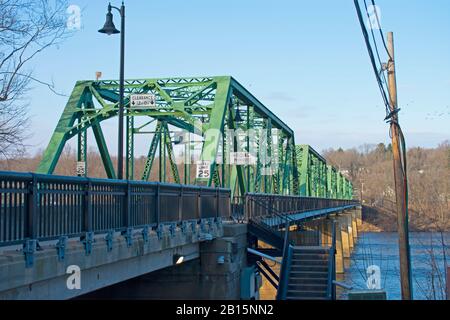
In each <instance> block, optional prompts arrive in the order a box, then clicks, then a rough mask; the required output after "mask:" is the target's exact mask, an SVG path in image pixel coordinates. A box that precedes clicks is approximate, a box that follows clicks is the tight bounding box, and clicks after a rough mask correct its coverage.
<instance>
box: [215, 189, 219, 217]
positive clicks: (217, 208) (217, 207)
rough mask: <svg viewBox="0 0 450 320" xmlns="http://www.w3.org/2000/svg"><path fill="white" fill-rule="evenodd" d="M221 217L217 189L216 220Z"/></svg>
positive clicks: (217, 191) (217, 190)
mask: <svg viewBox="0 0 450 320" xmlns="http://www.w3.org/2000/svg"><path fill="white" fill-rule="evenodd" d="M218 217H220V214H219V188H216V218H218Z"/></svg>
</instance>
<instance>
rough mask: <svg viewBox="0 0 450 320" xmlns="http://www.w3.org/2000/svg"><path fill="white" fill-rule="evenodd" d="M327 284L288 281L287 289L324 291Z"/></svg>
mask: <svg viewBox="0 0 450 320" xmlns="http://www.w3.org/2000/svg"><path fill="white" fill-rule="evenodd" d="M327 287H328V286H327V284H326V283H325V284H305V283H289V285H288V290H304V291H319V292H326V291H327Z"/></svg>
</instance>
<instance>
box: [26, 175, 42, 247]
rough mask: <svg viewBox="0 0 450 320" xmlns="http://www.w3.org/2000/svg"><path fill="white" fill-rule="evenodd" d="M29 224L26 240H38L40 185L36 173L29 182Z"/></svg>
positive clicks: (27, 217)
mask: <svg viewBox="0 0 450 320" xmlns="http://www.w3.org/2000/svg"><path fill="white" fill-rule="evenodd" d="M27 184H28V195H27V200H26V201H27V216H26V219H27V222H26V225H25V238H29V239H36V238H37V235H38V222H39V221H38V200H39V195H38V183H37V178H36V175H35V174H34V173H32V179H31V180H30V181H28V182H27Z"/></svg>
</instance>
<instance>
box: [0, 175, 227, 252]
mask: <svg viewBox="0 0 450 320" xmlns="http://www.w3.org/2000/svg"><path fill="white" fill-rule="evenodd" d="M230 196H231V192H230V190H229V189H223V188H209V187H200V186H192V185H180V184H167V183H159V182H142V181H127V180H112V179H94V178H83V177H69V176H56V175H43V174H34V173H19V172H5V171H0V246H5V245H11V244H20V243H23V242H24V241H25V240H27V239H35V240H51V239H57V238H58V237H60V236H67V237H77V236H82V235H83V234H85V233H101V232H108V231H111V230H114V231H123V230H127V229H128V228H132V227H140V226H154V225H158V224H160V223H166V222H181V221H184V220H199V219H203V218H229V217H230V216H231V201H230Z"/></svg>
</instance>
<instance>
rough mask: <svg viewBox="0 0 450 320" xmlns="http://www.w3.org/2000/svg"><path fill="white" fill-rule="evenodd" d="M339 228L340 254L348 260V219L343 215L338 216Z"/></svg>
mask: <svg viewBox="0 0 450 320" xmlns="http://www.w3.org/2000/svg"><path fill="white" fill-rule="evenodd" d="M339 228H340V231H341V232H340V233H341V240H342V254H343V256H344V258H350V243H349V238H350V237H349V232H348V219H347V217H346V216H345V215H340V216H339Z"/></svg>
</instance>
